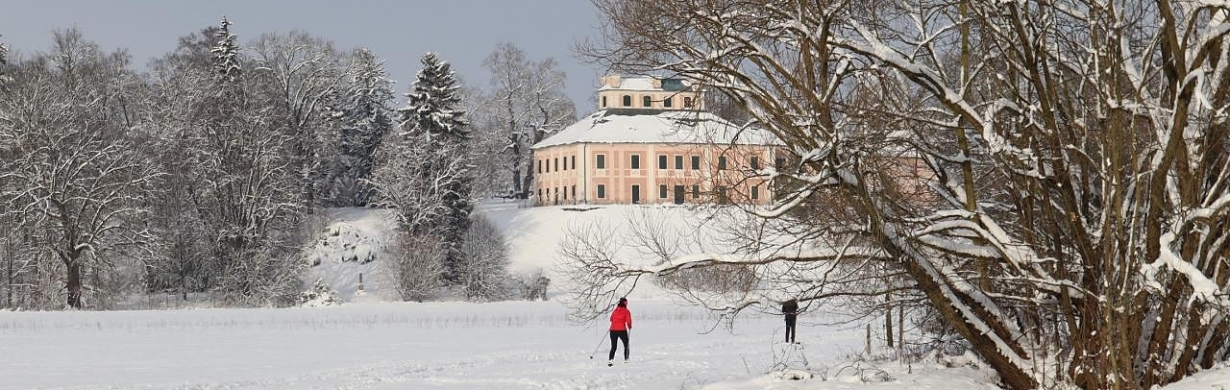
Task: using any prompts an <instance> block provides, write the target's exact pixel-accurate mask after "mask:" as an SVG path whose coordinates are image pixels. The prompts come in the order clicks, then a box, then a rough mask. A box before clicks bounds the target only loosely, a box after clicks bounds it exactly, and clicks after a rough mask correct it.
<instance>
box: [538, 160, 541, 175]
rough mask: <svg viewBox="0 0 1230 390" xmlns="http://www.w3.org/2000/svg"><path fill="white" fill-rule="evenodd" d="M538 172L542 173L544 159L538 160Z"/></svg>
mask: <svg viewBox="0 0 1230 390" xmlns="http://www.w3.org/2000/svg"><path fill="white" fill-rule="evenodd" d="M538 173H542V159H539V160H538Z"/></svg>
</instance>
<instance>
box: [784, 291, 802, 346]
mask: <svg viewBox="0 0 1230 390" xmlns="http://www.w3.org/2000/svg"><path fill="white" fill-rule="evenodd" d="M798 312H799V302H798V301H796V300H793V299H791V300H789V301H786V302H785V303H782V315H783V316H785V317H786V342H787V343H793V342H794V336H795V333H796V332H795V330H794V321H795V316H796V315H798Z"/></svg>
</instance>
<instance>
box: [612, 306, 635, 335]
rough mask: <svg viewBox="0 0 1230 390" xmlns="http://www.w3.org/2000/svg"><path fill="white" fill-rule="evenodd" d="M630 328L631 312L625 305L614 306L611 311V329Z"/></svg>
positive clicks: (622, 329) (621, 329)
mask: <svg viewBox="0 0 1230 390" xmlns="http://www.w3.org/2000/svg"><path fill="white" fill-rule="evenodd" d="M628 329H632V312H630V311H628V308H627V307H616V308H615V311H614V312H612V313H611V330H613V331H624V330H628Z"/></svg>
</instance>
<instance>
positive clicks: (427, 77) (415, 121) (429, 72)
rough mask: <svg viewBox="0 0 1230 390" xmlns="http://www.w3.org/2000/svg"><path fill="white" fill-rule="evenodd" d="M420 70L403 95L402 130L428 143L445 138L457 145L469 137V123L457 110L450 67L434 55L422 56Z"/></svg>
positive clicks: (458, 103)
mask: <svg viewBox="0 0 1230 390" xmlns="http://www.w3.org/2000/svg"><path fill="white" fill-rule="evenodd" d="M422 62H423V69H421V70H419V73H418V76H417V77H416V78H415V81H414V86H413V87H412V89H411V90H410V93H407V94H406V97H407V98H409V101H408V102H407V104H406V107H404V108H402V109H400V110H398V112H399V113H400V114H401V127H402V130H404V131H408V132H411V133H412V134H415V135H418V134H422V135H424V136H425V137H427V138H428V139H429V140H430V139H433V138H445V139H449V141H440V142H452V143H460V142H461V141H462V140H465V139H468V138H470V129H469V123H468V122H466V120H465V118H464V115H465V112H464V111H463V110H461V108H460V105H461V98H460V97H458V96H457V89H458V88H459V84H458V83H457V78H456V76H455V75H454V74H453V69H452V66H451V65H449V63H448V62H446V61H443V60H441V59H440V57H439V56H437V55H436V53H427V54H426V55H424V56H423V60H422Z"/></svg>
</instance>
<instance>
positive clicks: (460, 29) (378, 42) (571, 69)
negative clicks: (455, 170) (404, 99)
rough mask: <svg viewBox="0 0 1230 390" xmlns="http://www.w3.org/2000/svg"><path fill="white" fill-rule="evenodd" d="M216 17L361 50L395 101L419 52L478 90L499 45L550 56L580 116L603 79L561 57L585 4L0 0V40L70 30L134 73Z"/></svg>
mask: <svg viewBox="0 0 1230 390" xmlns="http://www.w3.org/2000/svg"><path fill="white" fill-rule="evenodd" d="M223 15H226V16H227V18H229V19H230V20H231V21H232V22H234V23H235V26H233V27H232V29H233V31H234V32H235V33H236V34H238V35H239V37H240V40H241V41H242V42H244V43H245V44H246V43H247V42H249V40H251V39H253V38H255V37H257V36H259V35H260V34H262V33H264V32H271V31H276V32H286V31H290V30H293V29H299V30H304V31H307V32H308V33H310V34H312V35H314V36H318V37H322V38H326V39H330V40H332V41H333V42H334V43H335V44H336V45H337V47H338V48H339V49H348V48H351V47H357V46H366V47H369V48H371V50H372V51H373V52H374V53H376V55H378V56H380V58H383V59H384V60H385V66H386V67H387V69H388V70H389V73H390V74H391V75H392V77H393V78H394V79H396V80H397V92H398V94H399V95H400V94H401V93H404V92H406V90H407V88H409V85H410V83H412V82H413V81H414V74H415V72H417V71H418V68H419V62H418V60H419V58H420V57H422V55H423V53H425V52H427V51H435V52H438V53H440V56H441V57H442V58H444V59H445V60H447V61H449V62H451V63H453V66H454V69H455V70H456V71H457V73H458V74H460V75H461V76H462V78H464V79H465V80H466V82H467V83H469V84H472V85H478V86H482V87H486V85H487V80H488V78H489V77H488V75H487V72H486V70H485V69H484V68H483V67H482V61H483V58H485V57H486V56H487V54H489V53H491V51H492V50H493V49H495V46H496V44H498V43H500V42H505V41H508V42H513V43H515V44H517V45H518V46H520V47H521V48H522V49H524V50H525V51H526V54H527V56H529V57H530V58H531V59H535V60H538V59H543V58H546V57H555V59H556V60H557V61H559V63H560V65H561V67H562V68H563V69H564V71H565V72H567V73H568V94H569V96H571V97H572V98H573V100H575V101H576V104H577V107H578V108H579V111H581V112H582V113H584V112H587V111H589V105H590V102H589V98H590V95H591V94H593V90H594V88H595V87H596V85H597V78H598V76H599V74H600V73H603V72H602V70H601V69H593V68H590V67H588V66H587V65H585V64H583V63H581V62H580V61H578V60H577V59H575V58H574V57H573V55H572V53H571V51H570V49H571V47H572V44H573V43H574V42H575V41H577V40H579V39H583V38H585V37H592V36H595V35H596V34H597V33H596V26H597V24H598V23H597V15H596V14H595V11H594V7H593V5H592V4H590V2H589V1H588V0H431V1H428V0H402V1H398V0H363V1H343V0H332V1H326V0H301V1H290V0H278V1H257V0H248V1H243V0H238V1H236V0H214V1H202V0H195V1H158V0H106V1H96V0H75V1H67V0H29V1H26V0H22V1H5V2H4V3H3V4H0V35H2V36H0V41H3V42H5V43H6V44H8V45H9V46H10V47H12V48H13V49H15V50H17V51H20V52H24V53H30V52H35V51H44V50H46V48H47V47H49V46H50V44H51V32H52V31H54V30H56V29H63V28H68V27H74V26H75V27H77V28H78V29H80V30H81V31H82V33H83V34H84V35H85V37H86V38H87V39H90V40H92V41H95V42H98V43H99V44H100V45H102V46H103V48H105V49H107V50H113V49H117V48H121V47H122V48H127V49H128V50H129V53H131V54H132V56H133V61H134V63H135V64H136V65H137V66H139V67H142V68H143V67H144V66H145V64H146V63H147V62H148V61H149V60H150V59H151V58H154V57H157V56H161V55H163V54H165V53H167V52H170V51H171V50H174V49H175V43H176V40H177V39H178V38H179V37H180V36H184V35H187V34H190V33H194V32H196V31H199V30H200V29H202V28H204V27H207V26H213V25H217V24H218V22H219V21H221V19H222V16H223ZM399 104H400V102H399Z"/></svg>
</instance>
